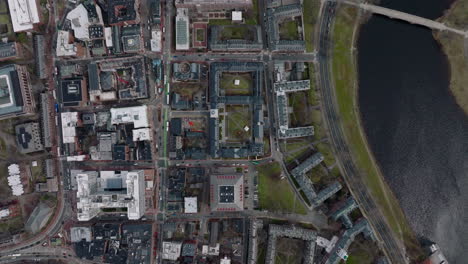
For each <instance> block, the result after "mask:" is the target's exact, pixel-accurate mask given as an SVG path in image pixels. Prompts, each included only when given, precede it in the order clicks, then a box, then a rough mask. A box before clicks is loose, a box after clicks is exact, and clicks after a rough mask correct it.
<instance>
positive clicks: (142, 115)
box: [110, 105, 149, 128]
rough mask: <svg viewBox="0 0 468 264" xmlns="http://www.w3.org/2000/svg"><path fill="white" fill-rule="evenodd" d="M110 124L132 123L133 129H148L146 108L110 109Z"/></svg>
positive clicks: (143, 106)
mask: <svg viewBox="0 0 468 264" xmlns="http://www.w3.org/2000/svg"><path fill="white" fill-rule="evenodd" d="M110 112H111V122H112V124H128V123H133V126H134V127H135V128H144V127H149V123H148V112H147V106H146V105H142V106H133V107H124V108H111V110H110Z"/></svg>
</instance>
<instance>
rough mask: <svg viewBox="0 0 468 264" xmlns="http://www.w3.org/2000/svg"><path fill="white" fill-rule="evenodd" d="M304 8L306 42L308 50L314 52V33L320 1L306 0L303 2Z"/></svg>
mask: <svg viewBox="0 0 468 264" xmlns="http://www.w3.org/2000/svg"><path fill="white" fill-rule="evenodd" d="M303 10H304V18H303V21H304V38H305V42H306V51H307V52H312V51H313V50H314V34H315V30H314V29H315V24H316V23H317V19H318V15H319V10H320V1H319V0H306V1H304V2H303Z"/></svg>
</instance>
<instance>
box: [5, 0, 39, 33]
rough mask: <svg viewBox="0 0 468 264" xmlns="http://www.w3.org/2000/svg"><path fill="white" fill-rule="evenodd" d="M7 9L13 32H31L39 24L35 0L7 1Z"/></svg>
mask: <svg viewBox="0 0 468 264" xmlns="http://www.w3.org/2000/svg"><path fill="white" fill-rule="evenodd" d="M8 7H9V8H10V17H11V23H12V24H13V31H15V32H20V31H26V30H31V29H33V26H34V24H36V23H39V22H40V20H39V12H38V10H37V3H36V1H35V0H8Z"/></svg>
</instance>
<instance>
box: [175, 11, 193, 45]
mask: <svg viewBox="0 0 468 264" xmlns="http://www.w3.org/2000/svg"><path fill="white" fill-rule="evenodd" d="M175 31H176V50H188V49H189V48H190V41H189V17H188V9H187V8H178V9H177V16H176V24H175Z"/></svg>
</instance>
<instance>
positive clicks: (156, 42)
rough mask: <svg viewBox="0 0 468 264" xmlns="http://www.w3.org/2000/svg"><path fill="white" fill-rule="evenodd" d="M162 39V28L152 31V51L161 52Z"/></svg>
mask: <svg viewBox="0 0 468 264" xmlns="http://www.w3.org/2000/svg"><path fill="white" fill-rule="evenodd" d="M161 39H162V33H161V30H153V31H152V32H151V51H152V52H161V50H162V49H161Z"/></svg>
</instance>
